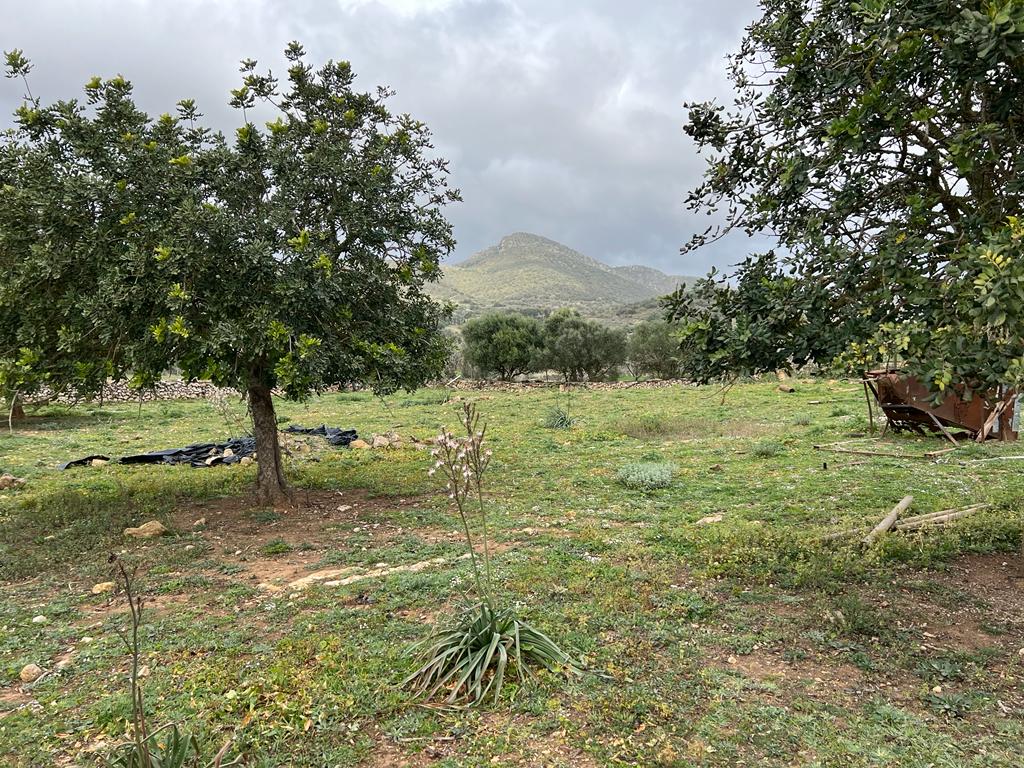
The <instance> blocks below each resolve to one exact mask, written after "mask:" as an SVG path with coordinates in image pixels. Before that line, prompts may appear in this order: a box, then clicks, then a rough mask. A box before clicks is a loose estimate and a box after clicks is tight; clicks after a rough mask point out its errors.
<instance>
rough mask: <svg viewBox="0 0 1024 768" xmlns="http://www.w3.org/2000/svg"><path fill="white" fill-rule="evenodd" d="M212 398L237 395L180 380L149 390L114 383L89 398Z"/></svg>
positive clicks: (47, 399) (70, 395)
mask: <svg viewBox="0 0 1024 768" xmlns="http://www.w3.org/2000/svg"><path fill="white" fill-rule="evenodd" d="M210 397H238V392H236V391H235V390H233V389H224V388H222V387H215V386H214V385H213V384H211V383H210V382H208V381H193V382H186V381H180V380H173V379H172V380H168V381H160V382H157V384H156V386H154V387H153V388H149V389H141V390H140V389H132V388H131V387H130V386H128V383H127V382H124V381H111V382H108V383H107V385H106V386H104V387H103V392H102V393H101V394H99V395H95V396H93V397H91V398H88V402H92V403H137V402H139V401H140V400H142V401H150V400H205V399H206V398H210ZM86 401H87V400H86V398H83V397H80V396H78V395H77V394H76V393H74V392H62V393H60V394H57V395H54V394H52V393H50V392H46V391H43V392H39V393H37V394H35V395H34V396H32V397H31V398H29V400H28V402H29V403H30V404H42V403H60V404H61V405H76V404H78V403H82V402H86Z"/></svg>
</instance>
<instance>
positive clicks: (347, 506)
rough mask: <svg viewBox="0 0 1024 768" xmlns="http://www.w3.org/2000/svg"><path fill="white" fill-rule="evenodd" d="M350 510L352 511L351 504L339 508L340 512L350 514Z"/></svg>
mask: <svg viewBox="0 0 1024 768" xmlns="http://www.w3.org/2000/svg"><path fill="white" fill-rule="evenodd" d="M350 509H352V505H351V504H342V505H341V506H339V507H338V511H339V512H348V511H349V510H350Z"/></svg>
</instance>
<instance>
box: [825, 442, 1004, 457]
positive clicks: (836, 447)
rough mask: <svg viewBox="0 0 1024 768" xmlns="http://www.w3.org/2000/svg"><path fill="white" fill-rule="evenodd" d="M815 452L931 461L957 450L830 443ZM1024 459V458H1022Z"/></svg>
mask: <svg viewBox="0 0 1024 768" xmlns="http://www.w3.org/2000/svg"><path fill="white" fill-rule="evenodd" d="M814 450H816V451H829V452H830V453H849V454H853V455H854V456H883V457H885V458H888V459H921V460H929V459H934V458H935V457H936V456H942V455H943V454H946V453H949V452H950V451H955V450H956V448H955V447H954V448H943V449H941V450H938V451H928V452H927V453H921V454H918V453H895V452H893V451H869V450H867V449H866V448H842V447H841V443H829V444H827V445H815V446H814ZM1022 458H1024V457H1022Z"/></svg>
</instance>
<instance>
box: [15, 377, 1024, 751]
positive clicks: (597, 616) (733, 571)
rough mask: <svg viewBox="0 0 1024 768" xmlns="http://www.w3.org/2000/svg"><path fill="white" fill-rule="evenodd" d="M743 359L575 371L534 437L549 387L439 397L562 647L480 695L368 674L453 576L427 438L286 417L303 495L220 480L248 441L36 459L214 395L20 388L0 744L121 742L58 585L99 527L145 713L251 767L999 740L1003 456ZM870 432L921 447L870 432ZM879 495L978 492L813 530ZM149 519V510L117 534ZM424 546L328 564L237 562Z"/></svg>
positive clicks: (206, 409) (1019, 634)
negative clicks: (611, 379)
mask: <svg viewBox="0 0 1024 768" xmlns="http://www.w3.org/2000/svg"><path fill="white" fill-rule="evenodd" d="M775 385H776V382H765V383H763V384H757V383H751V384H740V385H737V386H736V387H734V388H733V389H732V391H730V392H729V394H728V396H727V398H726V401H725V403H724V404H723V403H721V400H720V396H718V395H717V394H716V392H717V390H716V389H715V388H713V387H708V388H680V387H672V388H665V389H652V390H645V389H631V390H609V391H580V392H578V393H574V395H573V402H572V413H573V416H574V417H576V416H578V417H579V419H580V420H579V422H578V423H577V424H576V425H575V426H574V427H573V428H572V429H565V430H548V429H543V428H542V427H541V426H540V425H541V424H542V422H543V419H544V415H545V414H546V413H547V412H548V411H549V410H550V409H551V408H552V407H553V406H557V405H560V404H562V403H563V402H564V395H559V394H558V393H557V391H554V390H528V391H523V392H498V391H489V392H483V393H471V392H457V393H454V394H456V395H457V396H462V397H469V398H476V399H478V401H479V407H480V409H481V411H482V412H483V413H484V415H485V416H486V417H487V418H488V420H489V428H488V436H489V440H490V443H491V445H490V447H491V448H492V449H493V450H494V461H493V464H492V468H491V471H490V473H491V482H492V485H491V501H490V503H491V505H492V509H493V514H492V516H491V519H492V522H493V528H494V531H493V533H494V538H495V541H496V544H497V549H498V552H497V554H496V555H495V562H494V568H495V579H496V580H500V583H501V585H502V590H503V593H504V594H507V595H508V597H509V599H510V600H511V601H513V602H514V603H515V604H516V606H517V611H518V612H519V614H520V615H521V616H522V618H523V619H524V620H526V621H528V622H529V623H530V624H531V625H533V626H535V627H537V629H538V630H540V631H542V632H544V633H545V634H546V635H549V636H550V637H551V638H552V639H554V640H555V641H556V642H558V643H559V644H560V645H562V647H566V648H572V649H574V651H578V652H579V653H581V654H582V655H583V656H584V658H585V660H586V662H587V664H588V666H589V668H590V670H591V673H590V674H586V675H584V676H582V677H580V678H573V679H571V680H569V681H566V680H565V678H561V677H558V676H557V675H555V674H553V673H547V672H544V673H542V674H541V675H540V679H539V681H538V682H537V683H536V684H532V683H531V684H527V685H522V684H520V683H519V682H518V680H517V679H516V678H515V676H512V677H509V678H507V679H506V684H505V687H504V690H503V691H502V693H501V697H500V701H499V703H498V705H497V706H494V707H491V708H489V709H487V710H484V711H439V710H427V709H423V708H421V707H418V706H416V705H415V703H414V702H412V701H411V700H410V697H409V696H408V694H407V693H405V692H403V691H402V690H401V689H400V687H399V683H400V682H401V681H402V679H403V678H404V677H405V676H407V675H408V674H410V673H411V672H412V671H413V669H414V661H413V660H412V659H410V658H409V657H407V656H406V655H404V651H405V649H406V648H407V647H408V645H409V644H410V643H412V642H414V641H416V640H421V639H423V638H424V637H425V636H426V634H427V630H428V628H429V625H430V624H431V623H432V621H433V619H434V618H435V617H436V616H437V615H438V614H439V613H440V614H445V613H447V614H454V613H455V612H457V611H458V610H459V606H460V605H462V602H461V595H462V592H461V590H462V589H463V588H464V587H465V585H467V584H469V583H470V582H471V578H472V577H471V574H470V572H469V566H468V565H467V563H466V562H465V561H464V560H459V559H458V556H459V554H460V553H461V552H462V551H463V550H462V549H461V548H460V545H459V538H458V523H457V521H456V519H455V518H454V516H453V515H452V514H451V513H450V512H449V511H448V509H447V507H446V504H445V501H446V499H445V498H444V495H443V494H442V493H440V492H439V490H438V489H437V487H436V486H435V485H434V484H433V483H432V481H431V480H430V479H429V478H428V477H427V475H426V469H427V467H428V466H429V462H430V459H429V454H428V453H426V452H422V451H416V450H412V449H408V450H396V451H359V450H340V449H334V448H331V447H330V446H328V445H327V444H326V443H323V442H317V441H315V440H312V439H309V440H306V439H305V438H303V441H304V442H306V443H308V445H310V446H311V450H309V451H293V454H292V456H291V457H290V458H288V459H286V468H287V471H288V474H289V476H290V478H291V479H292V480H293V482H294V483H295V484H296V485H297V486H299V487H300V488H302V489H305V490H308V491H309V492H310V493H311V494H313V496H312V498H315V499H318V501H317V503H318V504H319V505H320V506H319V507H318V508H317V510H318V511H317V513H316V515H313V516H307V517H303V516H302V514H301V512H300V511H298V512H297V511H289V510H271V509H266V508H259V507H257V506H256V505H246V504H245V503H240V502H239V501H237V497H239V496H242V495H243V494H245V493H247V492H248V490H249V488H250V485H251V483H252V481H253V478H254V468H253V467H240V466H233V467H220V468H213V469H201V470H193V469H189V468H186V467H162V466H155V467H127V466H126V467H120V466H117V465H108V466H105V467H96V468H93V467H86V468H79V469H74V470H70V471H68V472H58V471H57V470H56V465H57V464H58V463H60V462H61V461H64V460H67V459H70V458H75V457H77V456H82V455H86V454H89V453H107V454H108V455H115V456H116V455H120V454H124V453H130V452H138V451H142V450H149V449H156V448H163V447H172V446H176V445H184V444H186V443H189V442H197V441H201V440H213V439H221V438H225V437H228V436H230V435H232V434H235V433H236V431H237V426H236V425H237V424H240V423H244V419H245V411H244V405H243V404H241V403H235V402H232V403H231V404H230V406H229V408H230V410H229V412H228V413H222V412H221V411H220V410H218V409H216V408H214V407H213V406H212V405H210V404H207V403H203V402H174V403H157V404H147V405H144V406H143V407H142V409H141V410H140V409H139V408H138V406H137V405H127V406H107V407H104V408H98V407H92V406H83V407H81V408H78V409H75V410H66V409H59V408H47V409H45V410H43V411H42V412H40V413H39V414H36V415H34V416H33V417H32V419H31V420H30V421H29V423H28V424H27V425H25V426H24V427H23V428H22V429H20V430H18V431H17V432H16V433H15V435H14V436H8V435H6V434H3V435H0V471H9V472H13V473H14V474H15V475H18V476H21V477H25V478H26V479H27V480H28V482H27V484H26V486H25V487H24V488H22V489H19V490H17V491H6V492H0V579H2V580H3V582H4V583H3V584H0V589H2V590H3V595H4V599H3V600H0V692H3V694H4V695H3V696H2V697H0V713H2V712H3V711H4V710H11V709H14V711H13V712H10V714H7V715H6V716H4V717H0V764H2V765H4V766H7V765H11V766H15V767H17V768H21V767H26V768H27V767H28V766H36V765H52V764H68V765H74V764H84V765H91V764H93V762H92V758H91V757H90V756H89V755H90V754H91V753H90V752H89V751H88V750H90V749H91V748H94V747H96V746H97V745H98V744H101V743H102V744H107V745H109V744H111V743H113V741H115V740H116V739H117V738H119V737H120V736H121V735H123V734H124V732H125V727H126V717H127V714H128V712H129V711H130V710H129V708H128V702H127V699H126V693H125V692H126V686H125V685H124V673H125V669H126V668H125V666H124V665H125V655H124V652H123V646H122V644H121V641H120V639H119V638H118V636H117V633H116V630H117V629H118V628H121V627H123V626H124V625H125V618H124V615H123V614H124V610H123V608H122V607H120V603H119V602H118V600H119V598H114V602H113V604H112V606H110V607H108V606H107V603H108V601H109V600H110V599H111V597H110V595H108V594H104V595H93V594H92V592H91V587H92V585H93V584H95V583H97V582H100V581H106V580H108V579H109V578H110V575H109V566H108V565H107V563H106V560H107V556H108V554H109V553H110V552H112V551H116V552H122V551H123V552H124V554H123V555H122V556H123V557H124V558H126V559H128V560H130V561H131V562H135V563H137V564H138V565H139V578H140V586H141V588H142V589H143V591H144V592H145V594H146V595H147V596H148V597H149V598H150V607H149V608H148V609H147V612H146V617H145V620H144V630H143V660H142V661H143V663H144V664H146V665H147V666H148V667H149V669H150V674H149V676H148V677H147V678H145V689H146V700H147V706H148V707H149V709H150V711H151V719H152V721H153V723H154V724H159V723H162V722H166V721H167V720H169V719H175V720H181V721H184V722H187V723H188V725H189V730H190V731H191V732H195V733H196V734H197V736H198V737H199V739H200V742H201V743H202V744H203V747H204V749H205V751H207V752H209V751H210V749H209V748H210V747H213V751H216V748H218V747H219V746H220V744H221V743H223V740H224V739H225V738H227V736H229V735H232V734H233V735H234V738H235V748H236V749H235V752H237V751H239V750H240V751H243V752H244V753H245V755H246V758H247V763H246V764H247V765H250V766H259V767H260V768H270V767H271V766H288V765H330V766H335V765H339V766H355V765H359V764H361V763H363V764H368V765H375V764H376V765H387V764H400V763H401V762H402V761H403V760H408V761H409V763H410V764H411V765H418V764H427V763H428V762H431V763H432V764H437V765H440V766H462V765H467V766H469V765H473V766H475V765H491V764H500V765H517V764H521V765H564V766H568V765H582V766H593V765H680V766H690V765H693V766H709V767H711V766H722V767H724V766H733V765H738V764H745V765H766V766H790V765H812V766H833V765H842V766H855V767H860V766H864V767H865V768H867V767H868V766H871V767H874V766H893V767H895V766H912V767H913V766H921V767H922V768H923V767H924V766H929V765H936V766H957V767H959V766H978V767H979V768H981V767H982V766H985V767H989V766H1007V768H1009V766H1017V765H1019V751H1020V750H1019V745H1020V744H1021V743H1022V742H1024V720H1022V717H1021V715H1020V712H1021V711H1022V707H1024V700H1022V698H1021V693H1020V691H1021V688H1022V685H1021V678H1022V676H1024V657H1021V656H1020V655H1019V654H1018V653H1017V650H1018V649H1019V648H1022V647H1024V626H1022V624H1021V623H1020V621H1019V618H1014V617H1019V605H1020V603H1019V586H1014V585H1015V584H1019V581H1018V582H1014V581H1013V578H1014V573H1015V571H1014V568H1019V567H1020V559H1019V557H1018V556H1017V555H1016V554H1014V553H1016V552H1017V551H1018V550H1019V547H1020V543H1021V530H1022V525H1024V514H1022V503H1021V501H1020V499H1022V498H1024V473H1022V472H1021V471H1020V465H1019V464H1015V463H1014V462H989V463H982V464H973V465H967V466H963V465H960V464H959V463H958V458H959V454H952V455H947V456H944V457H942V459H941V460H940V461H939V462H924V461H915V460H909V459H908V460H900V459H892V458H886V457H875V458H872V457H866V456H852V455H845V454H837V453H826V452H822V451H818V450H815V449H814V447H813V446H814V445H815V444H820V443H827V442H834V441H839V440H845V439H851V435H853V434H861V433H864V432H866V430H867V426H868V425H867V423H866V419H865V417H864V406H863V399H862V398H863V394H862V391H861V390H860V389H858V388H857V386H858V385H857V384H856V382H843V381H837V382H827V381H810V380H807V381H798V382H796V383H795V385H796V387H797V392H796V393H792V394H781V393H778V392H777V391H776V390H775ZM811 401H828V403H829V404H828V405H813V404H811ZM459 407H460V403H459V402H458V401H455V402H448V396H447V393H446V392H441V391H439V390H437V391H435V390H422V391H419V392H416V393H413V394H411V395H409V394H406V395H399V396H396V397H394V398H389V399H386V400H380V399H377V398H375V397H373V396H372V395H370V394H366V393H340V394H336V395H327V396H324V397H322V398H318V399H313V400H310V401H309V402H308V403H304V404H294V403H281V404H280V416H282V417H283V418H285V419H287V420H288V422H287V423H290V424H303V425H316V424H321V423H328V424H333V425H338V426H342V427H354V428H356V429H358V430H359V432H360V433H361V434H364V435H369V434H370V433H374V432H376V433H384V432H388V431H395V432H397V433H399V434H401V435H402V436H403V437H407V436H416V437H418V438H420V439H424V438H427V437H429V436H431V435H434V434H436V433H437V430H438V428H439V426H440V425H441V424H449V425H454V424H455V423H456V419H457V412H458V409H459ZM880 447H883V448H884V449H885V450H887V451H894V452H903V453H906V454H920V453H923V452H924V451H925V450H934V449H936V448H940V447H942V443H941V441H939V440H935V439H925V438H919V437H907V436H895V437H893V436H887V437H886V438H885V439H884V440H883V441H882V443H881V446H880ZM1018 452H1019V448H1018V447H1015V446H1013V445H999V444H987V445H984V446H968V447H965V448H964V449H963V455H964V456H968V455H969V456H971V457H984V456H992V455H998V454H1015V453H1018ZM636 464H647V465H651V464H653V465H658V466H661V465H670V466H672V467H673V468H674V472H673V475H672V480H671V483H670V484H668V485H667V486H666V487H662V488H659V489H657V490H655V491H653V492H650V493H648V492H645V491H644V490H638V489H636V488H631V487H628V486H627V485H625V484H623V483H622V482H619V481H618V480H617V477H618V473H619V471H620V469H622V468H624V467H626V466H628V465H636ZM826 467H827V468H826ZM908 493H910V494H913V496H914V499H915V501H914V508H913V512H914V513H921V512H929V511H933V510H938V509H944V508H948V507H954V506H960V505H966V504H970V503H979V502H987V503H989V504H991V505H992V507H991V509H990V510H989V511H986V512H983V513H979V514H977V515H975V516H972V517H969V518H966V519H964V520H962V521H959V522H958V523H957V524H955V525H952V526H950V527H949V528H947V529H941V530H933V531H927V532H924V533H919V534H892V535H889V536H886V537H883V538H882V539H881V540H880V541H879V543H878V544H876V545H875V546H873V547H871V548H867V549H865V548H863V547H862V546H861V545H860V544H859V543H857V542H856V540H855V539H854V540H850V541H840V542H822V541H821V538H820V537H821V535H822V534H824V533H828V532H830V531H834V530H840V529H845V528H853V527H863V528H865V529H866V528H868V527H870V526H871V525H873V524H874V523H875V522H877V520H878V519H880V518H881V517H882V515H883V514H884V513H885V512H886V511H888V509H890V508H891V507H892V506H893V505H894V504H895V503H896V502H897V501H898V500H899V499H900V498H901V497H902V496H904V495H906V494H908ZM317 494H319V495H317ZM300 497H302V494H300ZM340 507H350V509H348V510H347V511H345V512H340V511H338V509H339V508H340ZM231 510H234V511H231ZM232 515H233V517H232ZM711 516H714V518H713V519H717V520H718V522H712V523H708V524H701V525H697V524H696V522H697V521H698V520H701V519H702V518H711ZM200 517H205V518H206V520H207V525H206V526H205V527H203V528H202V529H196V530H193V529H192V522H193V521H194V520H197V519H199V518H200ZM152 518H156V519H159V520H161V521H162V522H164V523H165V524H167V525H169V526H171V527H172V528H173V531H172V535H170V536H167V537H164V538H162V539H159V540H150V541H144V542H140V541H126V540H124V539H123V538H122V536H121V530H122V529H123V528H124V527H125V526H127V525H135V524H138V523H141V522H145V521H146V520H148V519H152ZM228 518H231V520H233V521H234V522H233V523H232V526H229V527H227V528H225V525H226V523H225V521H226V520H227V519H228ZM300 523H301V524H300ZM965 557H972V558H974V559H973V560H971V561H970V564H971V573H972V578H971V579H970V580H965V579H964V578H963V577H962V573H963V572H962V570H961V567H962V565H963V564H964V563H965V561H964V558H965ZM441 558H443V559H444V562H443V564H441V565H436V566H432V567H430V568H425V569H422V570H418V571H409V570H405V571H396V572H394V573H392V574H391V575H387V576H378V577H373V578H367V579H365V580H361V581H357V582H355V583H352V584H349V585H347V586H337V587H329V586H322V585H321V586H317V587H313V588H311V589H308V590H305V591H301V592H299V591H296V592H294V593H293V592H291V591H290V590H283V591H280V592H267V591H266V590H265V589H261V588H260V587H259V583H260V582H261V581H263V580H265V579H271V578H272V577H279V578H280V579H282V580H283V581H287V580H288V579H291V578H294V577H296V576H297V575H302V574H304V573H308V572H310V571H312V570H315V569H319V568H343V569H356V570H357V571H358V570H364V571H365V570H368V569H374V568H377V567H379V566H380V564H381V563H385V564H387V566H398V565H401V566H407V565H411V564H415V563H421V562H424V561H427V560H433V559H441ZM1003 562H1007V563H1008V565H1007V566H1005V567H1004V566H1002V565H1001V564H1002V563H1003ZM260 569H262V570H260ZM986 569H987V570H986ZM985 572H990V573H991V574H992V575H991V577H990V579H989V581H987V582H985V585H986V586H985V587H984V588H982V587H981V586H979V583H980V582H978V581H977V579H978V578H980V576H979V574H981V573H985ZM346 573H348V571H346ZM1015 600H1016V602H1014V601H1015ZM37 615H44V616H46V617H47V619H48V621H47V622H46V623H43V624H36V623H33V622H32V617H33V616H37ZM85 638H91V640H90V641H88V642H87V641H86V640H85ZM70 649H73V650H74V653H73V657H72V660H71V663H70V665H69V666H68V667H67V668H66V669H65V670H63V671H61V672H54V673H52V674H50V675H48V676H47V677H45V678H44V679H43V680H42V681H40V682H39V683H38V684H37V685H36V686H35V687H33V688H31V689H30V690H29V691H28V692H27V694H25V695H22V694H17V695H15V694H16V693H17V692H16V688H15V687H14V686H15V683H16V682H17V676H18V672H19V670H20V669H21V668H22V666H24V665H25V664H27V663H29V662H34V663H38V664H40V665H41V666H43V667H44V668H46V669H51V668H53V667H54V665H55V664H56V662H57V661H58V660H59V659H61V658H63V657H64V656H65V655H66V654H68V652H69V650H70ZM936 688H937V689H938V690H936ZM23 705H24V706H23ZM101 753H102V750H101Z"/></svg>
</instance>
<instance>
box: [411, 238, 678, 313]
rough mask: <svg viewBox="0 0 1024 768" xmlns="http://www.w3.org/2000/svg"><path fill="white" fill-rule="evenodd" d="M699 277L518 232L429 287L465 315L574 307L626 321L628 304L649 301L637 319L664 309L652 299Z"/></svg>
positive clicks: (447, 270)
mask: <svg viewBox="0 0 1024 768" xmlns="http://www.w3.org/2000/svg"><path fill="white" fill-rule="evenodd" d="M694 280H695V278H692V277H686V276H681V275H666V274H665V273H664V272H661V271H659V270H657V269H654V268H652V267H646V266H640V265H628V266H619V267H612V266H609V265H607V264H603V263H601V262H600V261H597V260H596V259H592V258H590V257H589V256H585V255H584V254H582V253H579V252H578V251H574V250H573V249H571V248H569V247H567V246H565V245H562V244H561V243H557V242H555V241H554V240H549V239H548V238H545V237H540V236H539V235H532V234H528V233H524V232H517V233H515V234H512V235H509V236H507V237H504V238H502V240H501V242H500V243H498V244H497V245H494V246H491V247H490V248H486V249H484V250H482V251H480V252H479V253H477V254H475V255H473V256H471V257H470V258H468V259H466V260H465V261H463V262H462V263H460V264H457V265H452V266H448V267H445V269H444V277H443V279H442V280H441V281H440V282H439V283H437V284H435V285H432V286H431V287H430V288H429V291H430V293H431V294H432V295H434V296H435V297H436V298H439V299H445V300H450V301H452V302H454V303H455V304H457V305H458V308H457V314H456V318H457V319H461V320H465V319H466V318H469V317H473V316H476V315H479V314H482V313H485V312H487V311H489V310H495V309H512V310H517V311H520V312H525V313H527V314H542V313H546V312H548V311H551V310H555V309H559V308H561V307H571V308H574V309H577V310H578V311H579V312H580V313H581V314H582V315H584V316H585V317H590V318H601V319H606V320H608V321H610V322H616V319H617V320H618V322H617V323H616V324H625V323H626V322H627V321H628V318H631V317H633V316H634V313H630V312H626V313H622V312H621V311H622V310H623V309H624V308H626V307H630V306H632V305H635V304H641V303H642V304H644V305H645V306H646V307H647V308H648V309H649V312H644V313H641V314H642V316H641V317H637V318H636V319H637V320H640V319H644V318H645V317H647V316H648V315H649V314H651V313H653V314H659V310H658V309H657V305H656V303H654V302H652V301H651V300H652V299H656V298H657V297H660V296H665V295H667V294H669V293H672V292H673V291H675V290H676V289H677V288H678V287H679V286H680V285H684V284H687V283H690V282H693V281H694ZM623 318H626V319H623Z"/></svg>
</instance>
